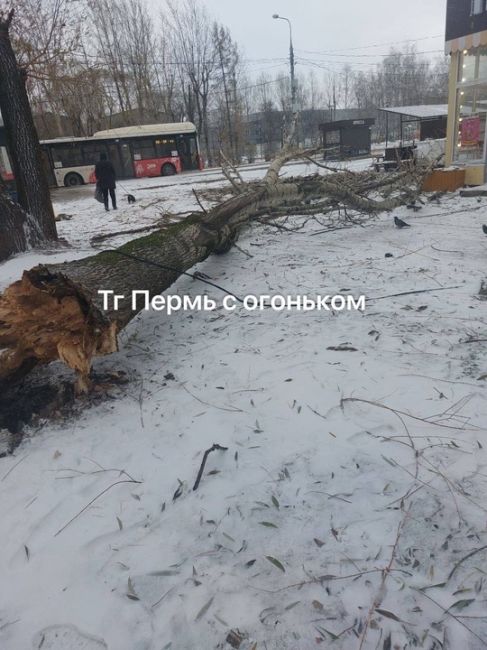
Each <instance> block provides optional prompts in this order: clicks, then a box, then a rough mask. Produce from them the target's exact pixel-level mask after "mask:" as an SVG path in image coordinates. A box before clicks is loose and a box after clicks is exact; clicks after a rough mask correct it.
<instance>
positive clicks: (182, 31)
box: [0, 0, 447, 164]
mask: <svg viewBox="0 0 487 650" xmlns="http://www.w3.org/2000/svg"><path fill="white" fill-rule="evenodd" d="M10 6H14V8H15V20H14V21H13V23H12V29H13V39H14V47H15V50H16V53H17V56H18V59H19V62H20V64H21V66H23V67H24V68H25V70H26V72H27V89H28V93H29V98H30V100H31V104H32V107H33V111H34V114H35V117H36V124H37V128H38V131H39V132H40V135H41V137H45V138H47V137H56V136H58V135H74V136H88V135H91V134H92V133H93V132H95V131H97V130H99V129H102V128H113V127H117V126H128V125H132V124H140V123H151V122H161V121H174V122H178V121H182V120H189V121H192V122H194V123H195V124H196V126H197V128H198V131H199V133H200V139H201V144H202V147H203V150H204V153H205V156H206V158H207V160H208V162H209V163H210V164H212V163H215V162H217V161H218V153H219V151H220V150H222V151H223V152H224V153H225V155H226V156H227V157H229V158H231V159H233V160H241V159H242V157H243V156H246V157H248V158H251V157H252V156H253V154H254V148H255V147H254V144H253V143H254V142H255V141H256V140H260V141H261V142H263V143H266V142H267V143H268V144H269V146H270V145H271V144H272V143H274V144H276V143H277V144H278V143H279V138H280V137H282V132H283V124H284V122H285V120H286V118H289V112H290V95H291V93H290V82H289V77H288V74H287V69H286V68H285V67H284V68H282V70H283V71H281V72H279V73H278V74H277V75H270V74H269V73H268V72H261V73H259V74H255V73H254V74H253V73H252V72H251V67H250V66H249V64H248V61H247V60H246V59H245V57H244V55H243V52H242V49H241V47H240V46H239V44H238V43H237V42H236V41H235V39H234V38H233V36H232V34H231V32H230V30H229V29H228V28H227V27H226V26H225V25H222V24H220V23H219V22H218V21H217V20H215V19H214V18H213V17H212V16H211V15H210V13H209V12H208V11H207V9H206V7H205V6H204V3H203V2H202V1H201V0H178V1H177V2H176V0H164V1H163V2H162V3H161V6H160V10H159V14H155V13H154V12H153V11H151V10H150V8H149V6H148V3H147V2H146V0H0V9H1V8H7V9H8V8H9V7H10ZM282 64H283V65H284V66H285V64H286V61H285V58H284V56H283V57H282ZM333 65H334V64H333V63H330V62H329V61H327V60H325V62H323V60H318V61H315V60H310V59H306V58H304V57H298V58H297V89H298V93H297V96H298V101H297V104H298V108H299V110H300V111H301V112H302V122H303V123H302V125H301V130H300V133H301V139H302V141H303V142H306V143H307V144H313V143H314V142H313V141H315V142H316V141H317V140H318V139H319V130H318V123H319V122H320V121H326V120H328V119H333V117H336V116H337V111H340V109H353V108H354V109H358V110H360V111H361V112H363V114H364V115H365V114H366V113H367V114H371V115H372V116H374V114H375V111H376V109H377V108H378V107H381V106H388V105H389V106H390V105H408V104H420V103H439V102H444V101H446V95H447V63H446V59H445V58H444V57H440V58H438V60H437V61H431V60H430V59H429V58H426V57H424V56H423V55H421V54H418V52H417V51H416V49H415V48H414V47H412V46H407V47H406V48H404V49H402V50H397V49H396V50H391V52H390V54H389V55H388V56H386V57H384V58H383V59H382V61H381V62H380V63H379V64H377V65H374V66H370V67H369V68H368V69H367V70H366V71H360V69H358V70H357V69H356V68H353V67H352V65H350V64H347V65H345V66H343V67H340V68H336V67H333ZM256 116H257V117H256ZM252 124H253V125H254V132H253V134H252V135H249V128H250V127H251V126H252ZM382 130H383V124H382V123H381V121H380V120H379V124H378V132H377V133H378V135H380V133H381V131H382ZM280 134H281V136H280Z"/></svg>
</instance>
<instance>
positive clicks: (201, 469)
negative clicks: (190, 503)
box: [193, 443, 228, 492]
mask: <svg viewBox="0 0 487 650" xmlns="http://www.w3.org/2000/svg"><path fill="white" fill-rule="evenodd" d="M217 450H220V451H228V447H222V446H221V445H217V444H216V443H215V444H213V446H212V447H210V448H209V449H207V450H206V451H205V453H204V454H203V460H202V461H201V465H200V471H199V472H198V476H197V477H196V482H195V484H194V486H193V492H194V491H195V490H197V489H198V487H199V484H200V481H201V477H202V476H203V472H204V469H205V465H206V461H207V460H208V456H209V455H210V454H211V452H212V451H217Z"/></svg>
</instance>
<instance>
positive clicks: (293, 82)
mask: <svg viewBox="0 0 487 650" xmlns="http://www.w3.org/2000/svg"><path fill="white" fill-rule="evenodd" d="M272 17H273V18H274V19H275V20H285V21H286V22H287V24H288V25H289V64H290V68H291V113H292V114H293V115H294V113H295V112H296V79H295V75H294V47H293V28H292V25H291V21H290V20H289V18H285V17H284V16H279V14H274V15H273V16H272Z"/></svg>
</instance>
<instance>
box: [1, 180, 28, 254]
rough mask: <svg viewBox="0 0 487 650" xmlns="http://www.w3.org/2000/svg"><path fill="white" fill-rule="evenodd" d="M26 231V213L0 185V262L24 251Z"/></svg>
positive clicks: (26, 242)
mask: <svg viewBox="0 0 487 650" xmlns="http://www.w3.org/2000/svg"><path fill="white" fill-rule="evenodd" d="M27 230H28V228H27V215H26V213H25V212H24V211H23V210H22V208H21V207H20V206H19V205H17V204H16V203H14V202H13V201H12V200H11V199H10V198H9V197H8V196H7V194H6V191H5V189H4V188H3V187H2V184H1V183H0V262H1V261H2V260H6V259H7V258H8V257H10V256H11V255H15V253H21V252H22V251H25V250H26V248H27V246H28V241H27Z"/></svg>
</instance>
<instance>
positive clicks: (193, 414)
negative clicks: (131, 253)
mask: <svg viewBox="0 0 487 650" xmlns="http://www.w3.org/2000/svg"><path fill="white" fill-rule="evenodd" d="M369 163H370V161H366V162H364V161H361V162H360V163H355V164H354V166H355V167H356V168H359V167H360V166H364V165H366V164H369ZM284 171H285V173H286V174H288V175H291V174H305V173H311V172H312V171H314V169H313V168H312V167H311V166H308V165H299V164H296V165H291V166H288V167H286V168H285V170H284ZM262 174H263V170H262V168H259V167H257V166H256V167H254V168H249V169H248V170H246V171H245V172H244V177H245V178H251V177H252V178H256V177H259V176H262ZM218 184H219V185H220V186H222V187H223V186H224V185H225V181H224V180H223V178H222V177H221V175H220V174H219V173H218V172H216V171H211V170H209V171H206V172H204V173H200V174H198V173H195V174H186V175H182V176H178V177H172V178H165V179H151V180H143V181H142V180H141V181H126V182H123V183H122V185H123V186H124V188H125V190H124V189H122V187H120V186H119V195H120V209H119V210H118V211H117V212H112V211H111V212H110V213H108V214H105V212H104V210H103V206H100V204H97V203H95V201H94V199H93V197H92V194H93V188H92V187H83V188H81V189H77V190H71V189H60V190H56V191H55V192H54V203H55V208H56V211H57V212H58V213H61V212H62V213H67V214H71V215H73V217H72V219H71V220H69V221H61V222H60V223H59V224H58V226H59V232H60V235H61V236H63V237H65V238H66V239H67V240H68V242H69V243H70V244H71V246H72V247H73V248H71V249H66V250H62V251H59V250H58V251H56V252H54V253H51V254H47V253H46V254H38V253H35V254H34V253H31V254H26V255H22V256H19V257H16V258H14V259H12V260H10V261H8V262H6V263H4V264H3V265H2V266H0V288H1V289H3V288H4V287H5V286H7V285H8V284H9V283H10V282H12V281H13V280H15V279H17V278H18V277H20V275H21V272H22V270H23V269H24V268H29V267H31V266H33V265H35V264H36V263H39V262H43V261H46V260H48V261H49V262H54V261H62V260H64V259H73V258H75V257H80V256H85V255H87V254H92V253H93V249H92V247H91V245H90V238H91V237H92V236H93V235H95V234H99V233H102V232H108V231H113V232H114V231H119V230H124V229H130V228H136V227H141V226H144V225H149V224H151V223H154V222H155V221H157V220H158V219H159V218H160V216H161V213H163V212H164V211H169V212H183V211H185V210H191V209H197V204H196V202H195V198H194V196H193V194H192V188H193V187H194V188H196V189H197V190H200V191H201V190H202V189H208V188H211V187H216V186H218ZM124 191H129V192H131V193H134V194H135V195H136V197H137V199H138V200H137V203H136V204H135V205H133V206H129V205H128V204H127V203H126V202H125V201H123V193H124ZM486 210H487V200H486V199H480V200H477V199H471V198H460V197H459V195H458V194H449V195H447V196H446V197H444V198H443V199H442V200H441V203H440V205H437V204H436V203H428V204H427V205H425V206H424V207H423V208H422V210H420V211H418V212H412V211H410V210H407V209H406V208H401V209H400V210H397V211H395V212H394V214H396V215H398V216H400V217H402V218H403V219H405V220H407V221H408V222H409V223H410V224H411V228H407V229H404V230H396V229H395V228H394V227H393V225H392V215H391V214H384V215H381V216H380V217H378V218H377V219H376V220H373V221H371V222H370V223H369V224H368V225H367V226H366V227H359V226H354V227H351V228H349V229H345V230H336V231H334V232H328V233H323V234H313V233H314V232H315V231H317V230H320V227H319V225H318V224H317V223H316V222H314V221H309V222H308V223H307V225H306V226H305V227H304V228H303V229H302V230H300V231H298V232H296V233H289V232H285V231H280V230H277V229H275V228H274V227H272V226H262V225H259V224H254V225H253V226H252V227H251V228H249V229H246V230H245V231H244V232H243V233H242V234H241V236H240V238H239V241H238V246H239V247H240V248H241V249H242V250H244V251H246V252H247V253H249V254H250V255H251V256H252V257H248V256H247V255H245V254H244V253H243V252H242V251H241V250H239V249H237V248H234V249H232V250H231V251H230V253H228V254H227V255H224V256H212V257H210V258H209V259H208V260H206V261H205V262H204V263H202V264H200V265H198V270H199V271H202V272H204V273H206V274H207V275H208V276H210V277H211V279H212V280H213V281H214V282H216V283H218V284H221V285H223V286H224V287H226V288H228V290H230V291H232V292H234V293H235V294H237V295H239V296H241V295H246V294H271V295H272V294H284V295H287V294H291V295H297V294H308V295H309V296H313V295H316V294H321V295H326V294H334V293H338V292H350V293H352V294H354V295H359V294H362V293H363V294H365V295H366V296H367V297H368V298H382V297H384V296H389V295H390V294H398V293H401V292H409V291H415V290H422V289H432V290H433V291H431V292H429V293H418V294H413V295H407V296H397V297H388V298H383V299H380V300H370V302H368V304H367V308H366V310H365V312H364V313H357V312H351V313H348V312H341V313H325V312H318V311H308V312H299V311H290V312H287V311H286V312H281V313H278V312H275V311H272V310H270V309H266V310H264V311H255V312H249V311H245V310H244V309H240V308H237V310H235V312H233V313H230V312H227V311H223V310H222V309H218V310H217V311H215V312H203V311H200V312H191V313H189V312H176V313H174V314H172V315H171V316H167V315H164V314H163V313H157V312H144V313H141V314H140V315H139V316H138V317H136V318H135V319H134V321H133V322H132V323H131V324H130V325H129V326H128V327H127V328H126V330H125V331H124V332H123V333H122V334H121V337H120V340H121V346H120V351H119V352H118V353H117V354H114V355H112V356H110V357H107V358H104V359H101V360H98V361H97V362H96V366H97V367H103V368H105V369H106V368H110V369H111V370H123V371H125V372H127V373H128V376H129V378H130V382H129V384H127V385H126V386H123V387H118V388H113V389H112V390H109V394H110V395H111V399H108V397H107V399H106V400H103V401H102V402H101V403H98V404H97V405H93V404H92V403H90V402H88V403H87V404H86V408H84V409H83V410H82V414H81V416H80V417H79V419H77V420H68V421H61V422H52V421H51V422H47V423H44V424H43V425H42V426H37V427H35V428H31V429H30V430H29V431H28V432H27V436H26V438H25V439H24V441H23V442H22V444H21V445H20V447H18V448H17V449H16V451H15V453H14V455H13V456H9V457H6V458H2V459H0V490H1V499H0V531H1V532H0V534H1V540H2V552H1V554H0V585H1V588H0V648H2V650H30V649H31V648H37V649H40V648H42V649H43V650H46V649H48V650H71V649H76V650H78V649H83V650H98V649H104V648H108V649H110V650H163V649H164V650H169V649H171V650H212V649H215V648H222V649H223V648H231V647H232V646H231V645H229V643H227V642H226V639H227V635H228V634H229V632H230V631H231V630H239V631H240V632H241V635H242V637H243V640H242V642H241V645H240V648H241V650H250V649H253V650H263V649H267V650H271V649H276V650H308V649H311V648H332V649H334V648H337V649H341V650H355V649H357V650H358V649H359V648H363V649H367V650H368V649H370V650H373V649H375V648H380V649H384V650H385V649H387V648H416V647H418V648H425V649H428V650H431V649H433V648H438V649H439V648H445V649H450V650H457V649H458V648H463V649H466V650H478V649H480V648H484V647H486V646H487V642H486V641H485V640H486V639H487V622H486V621H487V619H486V616H485V615H486V611H487V608H486V597H487V587H486V584H487V583H486V581H485V576H486V571H487V551H486V549H487V530H486V522H487V517H486V513H487V504H486V499H485V493H486V484H487V455H486V447H487V440H486V436H485V425H486V413H487V401H486V394H485V381H486V373H487V352H486V350H487V348H486V344H485V340H486V339H487V336H486V335H487V326H486V321H485V319H486V304H485V302H482V301H481V300H479V297H478V291H479V287H480V283H481V281H482V280H483V279H484V277H485V268H486V256H487V238H486V237H485V236H484V235H483V234H482V231H481V224H482V223H483V222H486V221H487V218H486V216H485V213H486ZM302 221H303V219H302V218H301V219H300V218H299V217H297V218H296V220H295V221H294V223H302ZM292 222H293V221H292V220H291V221H290V222H288V224H287V225H288V226H290V224H292ZM134 236H135V235H130V236H126V237H125V238H123V237H119V238H117V239H116V240H108V241H107V242H105V245H106V246H113V245H115V244H120V243H122V242H123V241H125V240H127V239H130V238H132V237H134ZM386 253H392V255H393V257H388V258H386V257H385V254H386ZM445 287H446V288H447V289H445ZM141 288H142V287H141ZM440 289H444V290H440ZM176 292H177V293H179V294H181V295H183V294H189V295H191V296H195V295H199V294H202V293H203V294H207V295H209V296H210V297H212V298H215V299H216V300H217V301H220V302H221V298H222V294H220V293H219V292H218V290H217V289H214V288H212V287H208V286H207V285H204V284H202V283H200V282H198V281H194V280H192V279H190V278H188V277H182V278H180V279H179V280H178V282H177V283H176V284H175V285H174V286H173V287H172V288H171V290H170V293H176ZM338 346H343V347H345V348H348V350H339V351H336V350H331V349H329V348H330V347H335V348H336V347H338ZM168 373H172V376H174V379H171V378H170V377H171V375H169V374H168ZM482 377H483V379H482ZM352 400H356V401H352ZM361 400H363V401H361ZM385 407H387V408H385ZM213 443H218V444H219V445H222V446H225V447H227V448H228V450H227V451H214V452H212V453H211V454H210V455H209V457H208V462H207V464H206V469H205V472H204V474H203V478H202V481H201V484H200V486H199V488H198V490H196V491H193V484H194V481H195V478H196V475H197V472H198V469H199V467H200V464H201V461H202V457H203V453H204V451H205V450H206V449H208V448H210V447H211V446H212V444H213ZM470 554H471V555H470ZM467 556H469V557H467ZM435 585H439V586H435ZM425 587H430V588H429V589H426V590H425V589H424V588H425ZM366 622H368V630H367V633H366V635H365V636H364V632H365V626H366Z"/></svg>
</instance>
